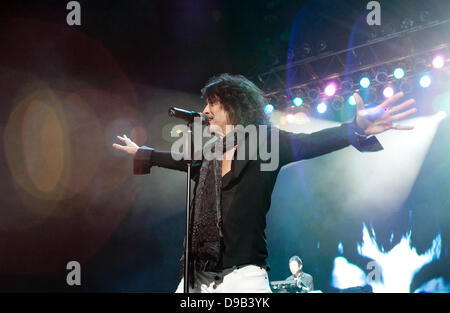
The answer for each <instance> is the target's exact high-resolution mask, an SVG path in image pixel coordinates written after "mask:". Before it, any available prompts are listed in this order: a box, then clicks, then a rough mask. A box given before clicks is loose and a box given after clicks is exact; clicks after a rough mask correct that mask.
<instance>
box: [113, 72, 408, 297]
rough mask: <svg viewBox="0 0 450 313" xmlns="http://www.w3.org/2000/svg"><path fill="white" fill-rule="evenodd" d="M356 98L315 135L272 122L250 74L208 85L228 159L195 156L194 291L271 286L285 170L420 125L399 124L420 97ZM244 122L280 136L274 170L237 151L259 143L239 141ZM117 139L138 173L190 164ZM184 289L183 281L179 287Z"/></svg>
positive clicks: (209, 110)
mask: <svg viewBox="0 0 450 313" xmlns="http://www.w3.org/2000/svg"><path fill="white" fill-rule="evenodd" d="M354 96H355V99H356V103H357V106H356V111H357V112H356V116H355V118H354V120H353V121H352V122H350V123H343V124H341V125H340V126H338V127H333V128H328V129H324V130H321V131H319V132H315V133H312V134H295V133H290V132H285V131H281V130H278V129H275V128H274V127H271V126H270V123H269V122H268V119H267V116H266V114H265V113H264V105H265V101H264V96H263V92H262V91H261V90H260V89H259V88H258V87H257V86H256V85H254V84H253V83H252V82H250V81H249V80H247V79H246V78H245V77H243V76H241V75H229V74H222V75H220V76H218V77H213V78H211V79H210V80H209V81H208V83H207V84H206V86H205V87H204V88H203V89H202V98H204V99H205V100H206V106H205V108H204V110H203V113H204V114H206V115H207V116H208V117H209V118H210V121H209V128H210V130H211V132H214V133H216V134H218V135H219V136H220V137H222V138H223V140H220V142H221V143H222V144H221V145H220V146H219V149H220V155H221V157H219V158H215V159H212V160H211V159H206V158H203V159H202V160H199V161H195V164H194V166H193V170H192V171H193V180H194V181H195V190H194V198H193V201H192V203H191V223H192V224H191V225H192V249H191V254H190V259H191V261H190V264H189V273H190V277H191V279H190V282H189V286H190V292H271V289H270V285H269V280H268V276H267V266H268V265H267V263H266V258H267V247H266V237H265V227H266V214H267V212H268V210H269V208H270V200H271V195H272V191H273V188H274V185H275V181H276V178H277V175H278V173H279V171H280V168H281V167H282V166H284V165H286V164H288V163H291V162H295V161H299V160H303V159H310V158H314V157H317V156H320V155H323V154H326V153H330V152H332V151H335V150H339V149H342V148H345V147H347V146H349V145H352V146H353V147H355V148H356V149H358V150H359V151H378V150H381V149H383V148H382V147H381V145H380V143H379V142H378V140H377V139H376V138H375V137H374V136H373V135H375V134H378V133H381V132H384V131H386V130H389V129H400V130H408V129H412V127H411V126H400V125H397V124H396V123H395V122H396V121H398V120H400V119H403V118H405V117H407V116H409V115H411V114H413V113H414V112H416V109H415V108H411V109H408V110H406V111H404V112H402V113H400V112H401V111H403V110H404V109H406V108H408V107H409V106H411V105H412V104H413V103H414V100H413V99H410V100H407V101H405V102H403V103H401V104H399V105H397V106H392V105H393V104H394V103H395V102H396V101H397V100H399V99H400V98H401V97H403V94H402V93H397V94H395V95H394V96H392V97H391V98H389V99H387V100H386V101H384V102H383V103H381V104H379V105H378V106H375V107H372V108H365V105H364V103H363V101H362V99H361V97H360V96H359V95H358V94H355V95H354ZM239 125H241V126H244V127H247V126H249V125H255V126H256V127H258V126H260V125H267V129H268V132H269V133H270V134H272V133H274V132H275V133H276V134H277V135H278V136H277V138H276V139H275V142H273V141H274V140H272V139H271V138H272V137H273V136H271V135H270V134H269V135H268V136H266V137H267V138H269V139H267V140H268V142H267V143H266V145H267V146H270V147H273V144H274V143H275V144H276V145H277V146H276V148H278V149H276V151H277V152H278V155H277V156H276V157H277V158H278V159H277V161H278V162H277V163H276V167H275V168H274V169H271V170H262V165H263V164H264V163H265V162H266V160H264V159H263V158H262V157H261V154H258V153H257V154H256V157H250V156H249V155H250V153H249V154H245V157H244V158H239V157H237V156H238V153H237V152H238V151H239V150H240V149H243V150H245V151H247V150H248V149H250V148H249V147H251V146H252V142H251V138H250V136H247V135H246V136H244V139H243V140H236V137H239V136H236V134H237V131H236V130H237V129H239V128H238V126H239ZM117 138H118V139H119V140H121V141H122V142H123V143H124V144H125V145H118V144H113V147H115V148H116V149H119V150H123V151H126V152H127V153H129V154H131V155H134V173H135V174H148V173H150V169H151V167H152V166H160V167H165V168H169V169H175V170H181V171H186V170H187V161H188V160H185V159H181V160H180V159H179V158H177V159H174V157H173V155H174V154H173V153H171V152H164V151H158V150H155V149H153V148H149V147H146V146H142V147H139V146H137V145H136V144H135V143H134V142H133V141H132V140H131V139H130V138H128V137H127V136H126V135H123V136H117ZM230 138H231V140H230ZM269 141H272V142H270V143H269ZM216 147H217V146H216ZM258 149H259V145H258ZM272 157H273V156H272ZM183 263H184V262H183V259H182V261H181V264H182V265H183ZM182 273H183V271H182ZM182 291H183V279H181V282H180V284H179V285H178V288H177V290H176V292H182Z"/></svg>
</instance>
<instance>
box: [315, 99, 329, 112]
mask: <svg viewBox="0 0 450 313" xmlns="http://www.w3.org/2000/svg"><path fill="white" fill-rule="evenodd" d="M327 108H328V106H327V104H326V103H325V102H321V103H319V104H318V105H317V107H316V110H317V112H319V113H320V114H323V113H325V112H326V111H327Z"/></svg>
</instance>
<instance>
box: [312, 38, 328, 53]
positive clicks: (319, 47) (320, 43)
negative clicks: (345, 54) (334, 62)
mask: <svg viewBox="0 0 450 313" xmlns="http://www.w3.org/2000/svg"><path fill="white" fill-rule="evenodd" d="M314 48H315V50H316V53H317V54H319V53H321V52H324V51H325V50H326V49H327V43H326V42H325V41H324V40H319V41H318V42H316V44H315V46H314Z"/></svg>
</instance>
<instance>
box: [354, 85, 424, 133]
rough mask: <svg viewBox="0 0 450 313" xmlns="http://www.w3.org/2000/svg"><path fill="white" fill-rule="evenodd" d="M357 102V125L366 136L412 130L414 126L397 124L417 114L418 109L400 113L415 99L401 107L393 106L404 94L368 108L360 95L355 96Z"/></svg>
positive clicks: (402, 104)
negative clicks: (397, 130)
mask: <svg viewBox="0 0 450 313" xmlns="http://www.w3.org/2000/svg"><path fill="white" fill-rule="evenodd" d="M353 96H354V97H355V100H356V124H357V125H358V127H360V128H361V129H363V130H364V132H365V134H366V135H375V134H379V133H382V132H384V131H386V130H389V129H399V130H410V129H413V128H414V127H413V126H403V125H402V126H400V125H397V124H396V123H395V122H396V121H399V120H401V119H404V118H405V117H407V116H409V115H411V114H413V113H415V112H417V109H416V108H411V109H409V110H407V111H404V112H402V113H400V111H402V110H404V109H406V108H407V107H409V106H411V105H412V104H414V103H415V100H414V99H409V100H406V101H404V102H402V103H401V104H399V105H396V106H392V105H393V104H394V103H395V102H396V101H398V100H399V99H400V98H402V97H403V96H404V94H403V92H399V93H396V94H395V95H393V96H392V97H390V98H388V99H387V100H385V101H384V102H382V103H381V104H379V105H377V106H375V107H372V108H366V106H365V104H364V102H363V100H362V99H361V97H360V96H359V94H357V93H355V94H354V95H353Z"/></svg>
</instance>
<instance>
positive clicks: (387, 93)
mask: <svg viewBox="0 0 450 313" xmlns="http://www.w3.org/2000/svg"><path fill="white" fill-rule="evenodd" d="M383 95H384V96H385V97H386V98H390V97H392V96H393V95H394V88H392V86H387V87H386V88H384V90H383Z"/></svg>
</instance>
